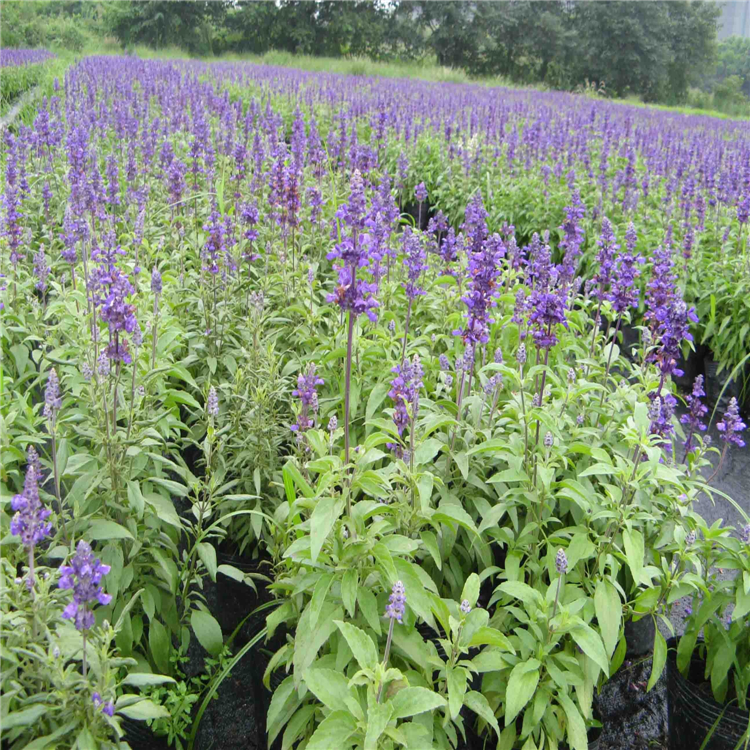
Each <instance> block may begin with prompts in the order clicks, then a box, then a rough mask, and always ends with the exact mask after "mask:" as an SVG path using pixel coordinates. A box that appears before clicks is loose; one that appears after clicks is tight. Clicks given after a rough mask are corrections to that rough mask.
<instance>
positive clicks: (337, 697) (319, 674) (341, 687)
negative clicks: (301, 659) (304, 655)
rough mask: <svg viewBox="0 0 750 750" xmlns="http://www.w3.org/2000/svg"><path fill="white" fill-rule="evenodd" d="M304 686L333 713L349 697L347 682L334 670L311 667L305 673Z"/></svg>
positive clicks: (344, 703)
mask: <svg viewBox="0 0 750 750" xmlns="http://www.w3.org/2000/svg"><path fill="white" fill-rule="evenodd" d="M305 684H306V685H307V687H308V689H309V690H310V692H311V693H312V694H313V695H314V696H315V697H316V698H317V699H318V700H319V701H320V702H321V703H322V704H323V705H324V706H326V707H327V708H330V709H332V710H334V711H335V710H336V709H338V708H340V707H341V706H344V705H346V699H347V698H349V697H350V693H349V680H347V679H346V677H344V675H343V674H341V672H337V671H336V670H335V669H316V668H314V667H312V668H310V669H308V670H307V672H306V673H305Z"/></svg>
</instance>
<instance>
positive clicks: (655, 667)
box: [646, 628, 667, 693]
mask: <svg viewBox="0 0 750 750" xmlns="http://www.w3.org/2000/svg"><path fill="white" fill-rule="evenodd" d="M666 663H667V642H666V641H665V640H664V636H663V635H662V634H661V633H660V632H659V628H655V633H654V658H653V660H652V662H651V677H649V678H648V685H646V692H647V693H648V692H649V691H650V690H651V688H653V687H654V685H656V683H657V682H658V681H659V677H661V673H662V672H663V671H664V665H665V664H666Z"/></svg>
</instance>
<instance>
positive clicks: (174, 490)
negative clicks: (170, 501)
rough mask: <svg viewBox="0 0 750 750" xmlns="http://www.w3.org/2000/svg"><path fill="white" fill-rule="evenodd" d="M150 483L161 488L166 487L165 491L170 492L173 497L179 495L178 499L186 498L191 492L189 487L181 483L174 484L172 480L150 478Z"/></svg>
mask: <svg viewBox="0 0 750 750" xmlns="http://www.w3.org/2000/svg"><path fill="white" fill-rule="evenodd" d="M148 481H149V482H153V483H154V484H158V485H159V486H160V487H164V489H165V490H168V491H169V492H170V493H171V494H172V495H177V497H186V496H187V494H188V492H189V490H188V488H187V487H185V486H184V485H182V484H180V483H179V482H173V481H172V480H171V479H162V478H161V477H150V478H149V480H148Z"/></svg>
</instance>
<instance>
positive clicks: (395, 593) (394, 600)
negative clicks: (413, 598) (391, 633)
mask: <svg viewBox="0 0 750 750" xmlns="http://www.w3.org/2000/svg"><path fill="white" fill-rule="evenodd" d="M405 605H406V591H405V590H404V584H403V583H401V581H396V583H394V584H393V589H392V590H391V595H390V597H389V598H388V604H387V605H386V607H385V616H386V617H390V618H391V620H398V621H399V622H401V621H402V620H401V618H402V617H403V616H404V607H405Z"/></svg>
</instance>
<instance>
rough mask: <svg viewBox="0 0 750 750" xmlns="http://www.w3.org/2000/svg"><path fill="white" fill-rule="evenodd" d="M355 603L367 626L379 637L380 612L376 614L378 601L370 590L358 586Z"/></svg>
mask: <svg viewBox="0 0 750 750" xmlns="http://www.w3.org/2000/svg"><path fill="white" fill-rule="evenodd" d="M357 601H358V602H359V608H360V609H361V610H362V615H363V616H364V618H365V620H367V624H368V625H369V626H370V627H371V628H372V629H373V630H374V631H375V633H377V635H380V612H378V601H377V599H376V598H375V594H373V593H372V591H370V589H368V588H365V587H364V586H360V587H359V591H358V592H357Z"/></svg>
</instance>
